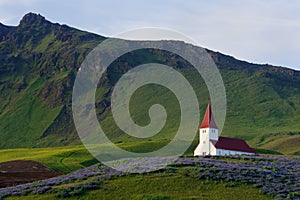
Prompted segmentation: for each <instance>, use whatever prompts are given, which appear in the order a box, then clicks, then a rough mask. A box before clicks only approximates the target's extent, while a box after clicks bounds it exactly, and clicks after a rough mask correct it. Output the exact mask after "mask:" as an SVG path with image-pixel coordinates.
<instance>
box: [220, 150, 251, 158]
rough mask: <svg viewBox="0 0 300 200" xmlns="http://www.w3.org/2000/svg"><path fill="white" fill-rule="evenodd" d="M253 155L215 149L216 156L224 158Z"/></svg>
mask: <svg viewBox="0 0 300 200" xmlns="http://www.w3.org/2000/svg"><path fill="white" fill-rule="evenodd" d="M253 154H254V153H248V152H242V151H232V150H226V149H217V150H216V154H215V155H218V156H225V155H253Z"/></svg>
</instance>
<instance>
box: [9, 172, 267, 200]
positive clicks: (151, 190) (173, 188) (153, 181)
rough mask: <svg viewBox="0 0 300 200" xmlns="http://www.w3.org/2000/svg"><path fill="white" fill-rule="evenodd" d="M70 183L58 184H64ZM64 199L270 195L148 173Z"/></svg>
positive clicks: (46, 196)
mask: <svg viewBox="0 0 300 200" xmlns="http://www.w3.org/2000/svg"><path fill="white" fill-rule="evenodd" d="M66 186H70V185H65V186H64V185H62V186H60V187H66ZM55 198H58V196H57V194H51V193H50V194H49V193H46V194H43V195H28V196H20V197H9V198H7V199H8V200H13V199H22V200H31V199H36V200H40V199H55ZM65 199H80V200H81V199H82V200H85V199H107V200H111V199H133V200H169V199H186V200H188V199H189V200H192V199H194V200H196V199H216V200H227V199H232V200H235V199H237V200H240V199H249V200H251V199H253V200H256V199H262V200H264V199H272V197H271V196H268V195H263V194H261V193H260V192H259V189H257V188H254V187H253V186H252V185H246V184H233V185H232V184H229V183H225V182H224V183H223V182H214V181H207V180H199V179H197V178H193V177H187V176H185V175H183V174H173V173H168V174H160V173H150V174H145V175H130V176H125V177H119V178H113V179H110V180H105V181H104V182H103V183H102V184H101V185H100V189H97V190H93V191H90V192H84V193H83V194H82V195H80V196H75V197H74V196H73V197H68V198H65Z"/></svg>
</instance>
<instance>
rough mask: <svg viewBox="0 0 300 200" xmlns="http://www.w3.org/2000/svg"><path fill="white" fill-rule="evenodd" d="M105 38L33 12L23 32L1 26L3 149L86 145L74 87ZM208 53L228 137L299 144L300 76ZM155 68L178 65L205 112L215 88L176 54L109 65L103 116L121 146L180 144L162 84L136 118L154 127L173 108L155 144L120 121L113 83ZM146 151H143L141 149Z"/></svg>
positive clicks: (135, 103) (102, 88) (140, 55)
mask: <svg viewBox="0 0 300 200" xmlns="http://www.w3.org/2000/svg"><path fill="white" fill-rule="evenodd" d="M104 39H105V38H104V37H102V36H98V35H95V34H91V33H87V32H84V31H80V30H76V29H74V28H71V27H68V26H66V25H59V24H53V23H51V22H49V21H47V20H46V19H45V18H44V17H42V16H40V15H37V14H33V13H29V14H27V15H25V16H24V17H23V19H22V20H21V21H20V24H19V25H18V26H16V27H11V26H5V25H2V24H0V61H1V62H0V63H1V64H0V148H14V147H37V146H39V147H45V146H60V145H69V144H78V143H80V141H79V139H78V136H77V134H76V130H75V127H74V124H73V119H72V112H71V95H72V86H73V82H74V80H75V77H76V73H77V70H78V69H79V67H80V64H81V62H82V61H83V59H84V57H85V56H86V55H87V54H88V52H89V51H91V50H92V49H93V48H94V47H95V46H96V45H97V44H99V43H100V42H101V41H103V40H104ZM207 51H208V53H209V54H210V55H211V56H212V58H213V59H214V61H215V63H216V64H217V66H218V67H219V69H220V72H221V75H222V78H223V81H224V83H225V88H226V93H227V103H228V106H227V118H226V122H225V126H224V130H223V133H222V134H223V135H228V136H233V137H239V138H244V139H246V140H247V141H248V142H250V144H251V145H253V146H254V147H258V148H265V147H266V148H267V149H270V150H278V147H277V146H276V145H274V144H279V145H280V146H285V145H286V144H288V143H289V142H290V139H289V138H299V131H300V125H299V123H298V122H299V120H300V91H299V90H300V87H299V86H300V72H298V71H295V70H291V69H287V68H282V67H275V66H270V65H256V64H251V63H247V62H244V61H239V60H236V59H234V58H233V57H231V56H226V55H223V54H221V53H216V52H213V51H210V50H207ZM149 62H158V63H162V64H166V65H169V66H172V67H173V68H175V69H176V70H178V71H180V72H181V73H182V74H184V75H185V76H186V78H187V79H188V80H189V82H190V83H191V85H192V86H193V88H194V90H195V91H196V93H197V96H198V98H199V103H200V108H201V110H202V111H204V108H205V106H206V105H205V104H206V103H207V98H208V92H207V88H206V86H205V84H204V82H203V80H202V78H201V77H200V76H199V75H198V74H197V73H194V71H193V69H192V67H191V66H190V65H189V63H187V62H186V61H185V60H183V59H181V58H180V57H178V56H176V55H173V54H171V53H169V52H164V51H158V50H153V49H148V50H142V51H140V50H139V51H134V52H132V53H130V54H126V55H123V56H122V57H121V58H119V59H118V60H116V61H115V62H114V63H113V64H112V65H111V66H110V67H109V69H108V71H107V72H106V73H105V76H104V77H103V78H102V79H101V81H100V83H99V88H98V90H97V95H96V96H97V97H96V100H97V102H96V108H97V112H98V117H99V120H100V123H101V125H102V126H103V129H104V130H105V131H106V132H107V133H108V137H109V138H110V139H111V140H112V141H114V142H117V143H124V142H136V143H137V144H139V143H138V142H140V144H143V145H145V143H147V141H148V142H153V141H158V142H157V144H158V146H157V147H155V148H159V146H161V145H162V144H165V143H167V142H168V141H169V140H170V139H172V137H173V135H174V133H175V132H176V130H177V127H178V122H179V117H178V116H180V110H179V109H176V108H177V107H178V106H176V105H178V102H177V101H176V98H175V97H174V95H173V94H172V93H171V92H169V91H168V90H167V89H165V88H161V87H158V86H155V85H149V86H145V87H143V88H141V89H139V90H138V91H137V92H136V93H135V94H134V97H133V99H132V106H131V114H132V117H133V119H134V120H135V121H136V122H137V123H138V124H140V125H146V124H148V123H149V122H150V121H149V120H150V119H149V117H148V115H147V112H148V109H149V107H150V106H151V105H153V104H154V103H161V104H163V105H165V107H166V110H167V112H168V120H167V124H166V126H165V127H164V128H163V130H162V131H161V132H160V133H159V134H158V135H157V136H155V137H153V138H150V139H148V140H141V139H137V138H133V137H129V136H128V135H126V134H124V133H123V132H122V131H121V130H119V129H118V127H117V126H116V125H115V122H114V120H113V119H112V116H111V113H110V94H111V91H112V87H113V85H114V84H115V83H116V82H117V80H118V79H119V78H120V77H121V76H122V74H123V73H125V72H126V71H128V69H130V68H132V67H134V66H137V65H139V64H144V63H149ZM268 136H269V137H268ZM279 136H280V137H279ZM266 138H267V139H266ZM275 140H276V141H277V142H274V141H275ZM296 141H298V142H296V143H295V144H294V145H296V146H298V147H297V148H291V149H290V150H288V151H285V148H284V149H283V151H284V152H285V153H290V154H292V153H295V152H297V151H300V149H299V146H300V145H299V140H298V139H296ZM130 146H131V145H130ZM144 147H145V146H144ZM141 148H142V147H141V146H139V145H137V148H136V149H133V150H136V151H139V150H140V149H141Z"/></svg>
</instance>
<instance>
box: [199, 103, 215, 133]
mask: <svg viewBox="0 0 300 200" xmlns="http://www.w3.org/2000/svg"><path fill="white" fill-rule="evenodd" d="M200 128H216V129H218V127H217V125H216V122H215V120H214V116H213V114H212V111H211V106H210V104H208V105H207V108H206V112H205V115H204V118H203V121H202V124H201V126H200Z"/></svg>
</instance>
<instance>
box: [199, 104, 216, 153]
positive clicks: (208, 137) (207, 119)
mask: <svg viewBox="0 0 300 200" xmlns="http://www.w3.org/2000/svg"><path fill="white" fill-rule="evenodd" d="M218 140H219V130H218V127H217V125H216V122H215V120H214V117H213V114H212V111H211V106H210V104H208V105H207V108H206V112H205V115H204V118H203V121H202V123H201V126H200V128H199V144H198V146H197V148H196V149H195V151H194V156H205V155H210V152H211V150H212V147H211V145H212V144H211V142H217V141H218Z"/></svg>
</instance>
